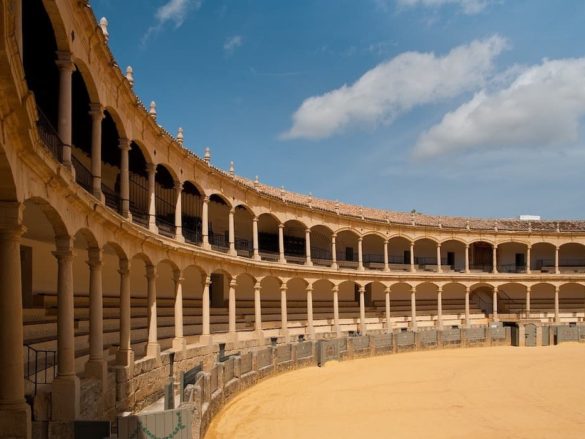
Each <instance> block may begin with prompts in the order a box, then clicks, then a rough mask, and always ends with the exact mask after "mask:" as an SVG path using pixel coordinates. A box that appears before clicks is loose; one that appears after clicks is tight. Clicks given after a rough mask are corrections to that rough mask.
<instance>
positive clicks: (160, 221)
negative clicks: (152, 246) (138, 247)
mask: <svg viewBox="0 0 585 439" xmlns="http://www.w3.org/2000/svg"><path fill="white" fill-rule="evenodd" d="M156 226H157V227H158V233H160V234H161V235H163V236H166V237H168V238H174V237H175V233H176V228H175V224H174V223H172V222H170V221H169V220H167V219H166V218H163V217H161V216H158V215H157V217H156Z"/></svg>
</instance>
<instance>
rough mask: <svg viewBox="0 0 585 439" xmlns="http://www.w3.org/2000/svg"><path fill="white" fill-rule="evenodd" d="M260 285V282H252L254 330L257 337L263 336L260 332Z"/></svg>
mask: <svg viewBox="0 0 585 439" xmlns="http://www.w3.org/2000/svg"><path fill="white" fill-rule="evenodd" d="M261 289H262V286H261V285H260V282H256V283H255V284H254V330H255V331H256V334H257V336H258V338H264V336H263V333H262V302H261V298H260V291H261Z"/></svg>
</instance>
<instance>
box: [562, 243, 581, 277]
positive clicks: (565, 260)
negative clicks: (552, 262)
mask: <svg viewBox="0 0 585 439" xmlns="http://www.w3.org/2000/svg"><path fill="white" fill-rule="evenodd" d="M559 271H560V272H561V273H583V272H585V246H584V245H583V244H578V243H575V242H571V243H568V244H563V245H561V246H560V247H559Z"/></svg>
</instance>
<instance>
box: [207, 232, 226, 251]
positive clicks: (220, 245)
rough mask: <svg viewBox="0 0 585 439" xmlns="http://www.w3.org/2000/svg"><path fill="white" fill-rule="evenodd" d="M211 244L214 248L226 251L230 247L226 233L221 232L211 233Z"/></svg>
mask: <svg viewBox="0 0 585 439" xmlns="http://www.w3.org/2000/svg"><path fill="white" fill-rule="evenodd" d="M209 244H210V245H211V248H212V249H214V250H218V251H221V252H226V251H227V250H228V249H229V245H228V243H227V240H226V239H225V235H221V234H219V233H213V234H211V233H210V234H209Z"/></svg>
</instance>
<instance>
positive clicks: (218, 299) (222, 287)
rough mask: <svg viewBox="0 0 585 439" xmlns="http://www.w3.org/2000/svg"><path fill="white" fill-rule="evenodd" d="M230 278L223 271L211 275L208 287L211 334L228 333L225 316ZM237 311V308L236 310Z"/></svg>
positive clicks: (226, 313)
mask: <svg viewBox="0 0 585 439" xmlns="http://www.w3.org/2000/svg"><path fill="white" fill-rule="evenodd" d="M231 279H232V278H231V276H230V275H229V273H227V272H225V271H223V270H216V271H214V272H213V273H211V285H209V305H210V307H211V308H210V321H211V322H212V325H211V332H212V333H225V332H227V331H228V325H227V323H228V322H227V316H228V306H229V302H228V301H229V288H230V281H231ZM236 309H237V308H236Z"/></svg>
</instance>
